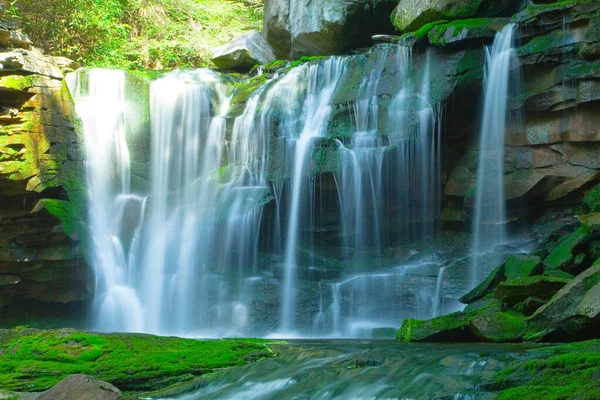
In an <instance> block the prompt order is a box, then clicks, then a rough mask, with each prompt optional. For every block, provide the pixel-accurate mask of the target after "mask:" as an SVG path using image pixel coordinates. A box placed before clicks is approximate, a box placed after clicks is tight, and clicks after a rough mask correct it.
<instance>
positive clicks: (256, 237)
mask: <svg viewBox="0 0 600 400" xmlns="http://www.w3.org/2000/svg"><path fill="white" fill-rule="evenodd" d="M415 62H418V63H420V64H419V65H418V68H417V67H416V66H415V65H414V64H415ZM430 65H432V60H431V56H430V55H425V56H421V57H420V58H419V61H415V60H413V57H412V54H411V50H410V49H409V48H408V47H402V46H389V45H384V46H378V47H375V48H373V49H372V50H371V51H370V52H368V53H365V54H360V55H355V56H348V57H331V58H326V59H323V60H315V61H311V62H308V63H304V64H301V65H296V66H295V67H294V68H290V69H282V70H280V71H279V72H277V73H276V74H274V75H272V76H270V77H268V78H266V79H265V83H264V84H262V85H261V86H259V87H258V88H257V89H255V90H254V91H253V92H252V94H251V95H250V96H249V97H248V98H247V99H246V100H245V104H244V106H243V110H240V109H237V108H236V109H235V110H234V108H235V107H230V102H233V100H232V99H231V98H230V95H231V93H232V88H234V87H235V85H236V83H235V80H234V79H235V78H229V77H227V76H226V75H222V74H219V73H216V72H213V71H210V70H205V69H200V70H195V71H174V72H169V73H166V74H163V75H161V76H160V77H159V78H157V79H155V80H153V81H151V82H150V81H147V82H146V83H145V84H144V85H145V86H144V85H140V84H139V82H137V81H136V82H137V83H136V84H135V85H132V84H130V83H128V82H129V81H128V80H129V79H133V77H131V75H128V74H126V73H123V72H118V71H97V70H92V71H81V72H78V73H77V74H75V75H72V76H71V77H70V78H69V79H70V81H72V84H71V85H70V86H71V89H72V91H73V93H74V97H75V100H76V102H77V109H78V112H79V114H80V116H81V118H82V120H83V121H84V131H85V136H86V146H87V155H88V175H87V179H88V190H89V198H90V219H89V222H90V233H91V237H92V239H93V243H91V250H92V251H91V253H92V254H93V257H92V259H91V263H92V264H93V266H94V268H95V270H96V273H97V279H96V282H97V289H96V302H97V303H98V304H97V305H96V307H95V309H94V319H95V325H94V328H95V329H98V330H103V331H138V332H147V333H155V334H175V335H181V336H194V337H222V336H242V335H243V336H264V335H277V336H288V337H289V336H297V335H300V336H306V335H318V336H323V335H326V336H334V337H341V336H345V337H357V336H360V337H364V336H365V335H367V336H368V335H369V332H372V331H374V330H376V329H378V328H390V327H393V326H397V325H398V324H399V323H400V322H401V320H402V319H403V318H405V317H408V316H415V317H418V316H428V315H430V314H431V312H432V311H434V312H435V310H432V307H434V306H435V305H433V304H432V302H431V298H432V297H433V296H434V294H436V295H437V296H438V297H439V296H440V295H441V294H440V293H442V291H443V288H442V282H441V278H440V279H437V280H436V278H437V277H438V275H439V276H440V277H441V276H443V274H438V269H439V267H440V265H438V264H435V263H433V264H432V263H431V262H429V263H426V262H422V261H418V260H417V261H415V262H412V263H410V265H408V266H407V265H399V264H390V261H389V257H390V256H389V249H390V247H393V246H399V245H401V246H407V245H409V243H411V242H412V241H416V240H419V241H430V242H431V238H432V237H433V236H434V235H435V234H436V233H437V230H438V228H437V220H438V219H439V218H438V217H439V208H440V196H441V193H440V186H441V184H440V168H441V156H440V151H439V149H440V140H441V135H440V130H439V125H440V124H439V114H440V111H439V110H440V107H438V106H437V105H436V104H432V101H431V99H430V97H431V96H430V75H431V68H430ZM357 66H360V68H364V71H365V73H364V74H362V75H360V76H359V78H357V75H356V71H357ZM349 71H350V72H349ZM384 77H385V79H387V80H384ZM135 79H138V80H139V79H141V78H135ZM354 85H356V86H354ZM140 87H141V88H142V89H140ZM132 88H135V90H138V91H139V90H142V92H139V93H137V92H136V93H130V90H133V89H132ZM144 96H146V97H144ZM140 98H144V99H146V98H147V100H140ZM232 104H235V105H236V106H237V104H236V103H234V102H233V103H232ZM134 106H135V107H138V108H143V109H144V110H145V112H144V113H141V112H137V113H136V112H132V111H131V110H130V108H131V107H134ZM232 115H234V117H232ZM99 116H100V117H99ZM142 120H143V121H142ZM134 125H135V126H136V127H139V126H142V127H143V128H140V129H137V128H136V129H133V128H132V127H133V126H134ZM340 126H342V128H343V129H340V128H339V127H340ZM336 129H337V131H336ZM335 132H337V133H335ZM142 139H143V140H142ZM130 153H131V157H130ZM142 153H143V154H142ZM323 159H326V160H327V163H328V164H327V165H325V164H323V163H324V161H323ZM432 268H433V269H435V268H438V269H435V272H428V271H430V270H431V269H432ZM421 269H423V270H424V271H425V270H426V271H425V272H420V271H421ZM407 271H409V273H407ZM432 274H433V275H434V276H431V275H432ZM436 284H437V287H436ZM436 288H437V290H436ZM426 298H429V301H426V300H424V299H426Z"/></svg>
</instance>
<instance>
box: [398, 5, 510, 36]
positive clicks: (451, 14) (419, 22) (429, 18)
mask: <svg viewBox="0 0 600 400" xmlns="http://www.w3.org/2000/svg"><path fill="white" fill-rule="evenodd" d="M517 3H518V1H514V0H400V2H399V3H398V6H397V7H396V9H395V10H394V12H393V14H392V23H393V24H394V27H395V28H396V29H397V30H399V31H402V32H406V31H416V30H418V29H419V28H420V27H422V26H423V25H425V24H427V23H429V22H433V21H439V20H443V19H445V20H455V19H468V18H475V17H497V16H502V15H503V14H505V13H507V12H509V10H511V9H513V8H514V7H516V6H517ZM509 13H510V12H509Z"/></svg>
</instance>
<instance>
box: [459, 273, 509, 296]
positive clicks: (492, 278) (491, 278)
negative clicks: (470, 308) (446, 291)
mask: <svg viewBox="0 0 600 400" xmlns="http://www.w3.org/2000/svg"><path fill="white" fill-rule="evenodd" d="M505 268H506V266H505V265H504V264H502V265H500V266H499V267H496V268H495V269H494V270H493V271H492V272H491V273H490V274H489V275H488V277H487V278H486V279H485V280H484V281H483V282H481V283H480V284H479V285H478V286H477V287H476V288H475V289H473V290H471V291H470V292H469V293H467V294H465V295H464V296H462V297H461V298H460V299H458V300H459V301H460V302H461V303H463V304H471V303H474V302H476V301H477V300H480V299H483V298H484V297H485V296H486V295H488V294H490V293H493V292H494V290H495V289H496V287H497V286H498V285H499V284H500V283H501V282H503V281H505V280H506V272H505Z"/></svg>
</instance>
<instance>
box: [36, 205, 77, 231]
mask: <svg viewBox="0 0 600 400" xmlns="http://www.w3.org/2000/svg"><path fill="white" fill-rule="evenodd" d="M38 206H39V207H41V208H44V209H45V210H46V211H48V212H49V213H50V214H52V215H54V216H55V217H56V218H58V219H59V220H60V221H61V222H62V223H63V229H64V231H65V233H66V234H67V235H69V236H71V235H73V234H76V233H79V234H81V233H82V232H80V230H81V228H80V227H79V225H80V221H81V220H80V217H81V215H80V214H81V212H80V210H79V209H78V207H76V204H75V203H73V202H70V201H64V200H55V199H42V200H40V204H39V205H38Z"/></svg>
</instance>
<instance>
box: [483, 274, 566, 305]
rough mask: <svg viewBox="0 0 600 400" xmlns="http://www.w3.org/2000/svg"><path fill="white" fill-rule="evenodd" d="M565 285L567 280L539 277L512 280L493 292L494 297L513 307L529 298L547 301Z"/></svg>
mask: <svg viewBox="0 0 600 400" xmlns="http://www.w3.org/2000/svg"><path fill="white" fill-rule="evenodd" d="M567 283H569V280H567V279H562V278H552V277H549V276H541V275H538V276H531V277H528V278H521V279H514V280H511V281H505V282H502V283H500V284H499V285H498V287H497V288H496V290H495V291H494V297H496V298H498V299H500V300H502V301H503V302H505V303H506V304H508V305H510V306H514V305H516V304H518V303H520V302H522V301H525V300H526V299H527V298H529V297H537V298H540V299H549V298H551V297H552V296H554V294H556V292H558V291H559V290H560V289H562V288H563V287H564V286H565V285H566V284H567Z"/></svg>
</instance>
